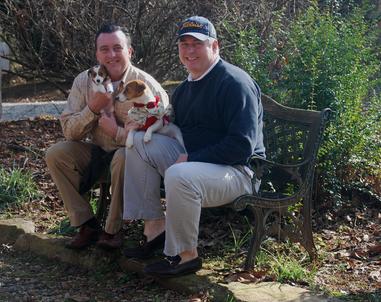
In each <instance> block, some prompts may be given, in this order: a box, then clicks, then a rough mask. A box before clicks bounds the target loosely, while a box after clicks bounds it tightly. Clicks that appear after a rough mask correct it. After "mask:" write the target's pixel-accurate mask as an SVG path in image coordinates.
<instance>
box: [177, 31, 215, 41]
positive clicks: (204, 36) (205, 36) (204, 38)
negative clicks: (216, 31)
mask: <svg viewBox="0 0 381 302" xmlns="http://www.w3.org/2000/svg"><path fill="white" fill-rule="evenodd" d="M184 36H192V37H195V38H196V39H197V40H200V41H206V40H208V39H209V36H207V35H204V34H200V33H192V32H191V33H184V34H182V35H180V36H178V37H177V40H178V39H180V38H181V37H184Z"/></svg>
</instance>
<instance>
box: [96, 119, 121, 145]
mask: <svg viewBox="0 0 381 302" xmlns="http://www.w3.org/2000/svg"><path fill="white" fill-rule="evenodd" d="M98 125H99V127H100V128H101V129H102V130H103V131H104V132H105V133H106V134H107V135H109V136H111V137H112V138H114V139H115V137H116V134H117V132H118V124H117V123H116V120H115V116H114V114H110V115H107V114H106V113H102V115H101V117H100V119H99V120H98Z"/></svg>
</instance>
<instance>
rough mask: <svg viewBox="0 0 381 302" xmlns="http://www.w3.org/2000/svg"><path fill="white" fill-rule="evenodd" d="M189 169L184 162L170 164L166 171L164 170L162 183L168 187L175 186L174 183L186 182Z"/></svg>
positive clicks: (188, 176)
mask: <svg viewBox="0 0 381 302" xmlns="http://www.w3.org/2000/svg"><path fill="white" fill-rule="evenodd" d="M188 172H189V170H188V169H187V165H186V163H179V164H174V165H172V166H170V167H169V168H168V169H167V170H166V171H165V176H164V185H165V187H166V188H167V187H170V186H176V185H175V184H179V183H183V184H186V183H188V182H189V178H190V175H189V173H188Z"/></svg>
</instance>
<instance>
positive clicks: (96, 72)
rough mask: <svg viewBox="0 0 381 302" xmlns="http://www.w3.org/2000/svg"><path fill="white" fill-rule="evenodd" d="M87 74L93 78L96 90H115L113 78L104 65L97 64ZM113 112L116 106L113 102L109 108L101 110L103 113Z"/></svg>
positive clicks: (93, 85) (104, 91) (93, 86)
mask: <svg viewBox="0 0 381 302" xmlns="http://www.w3.org/2000/svg"><path fill="white" fill-rule="evenodd" d="M87 74H88V76H89V78H90V79H91V83H92V89H93V91H94V92H102V93H106V92H107V93H110V94H112V93H113V92H114V87H113V86H112V83H111V79H110V77H109V75H108V72H107V69H106V67H105V66H104V65H95V66H93V67H91V68H90V69H89V71H88V72H87ZM112 112H114V107H113V106H112V104H111V105H110V106H109V107H108V108H106V109H104V110H102V111H101V113H107V114H108V115H110V114H111V113H112Z"/></svg>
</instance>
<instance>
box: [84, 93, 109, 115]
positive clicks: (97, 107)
mask: <svg viewBox="0 0 381 302" xmlns="http://www.w3.org/2000/svg"><path fill="white" fill-rule="evenodd" d="M111 104H112V95H111V94H110V93H102V92H96V93H95V94H93V95H92V96H91V97H90V99H89V101H88V103H87V105H88V106H89V108H90V110H91V111H92V112H94V113H95V114H99V113H100V112H101V110H102V109H103V108H107V106H109V105H111Z"/></svg>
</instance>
